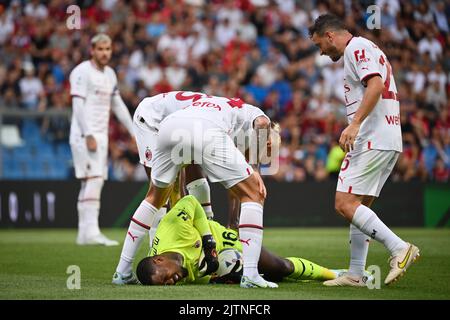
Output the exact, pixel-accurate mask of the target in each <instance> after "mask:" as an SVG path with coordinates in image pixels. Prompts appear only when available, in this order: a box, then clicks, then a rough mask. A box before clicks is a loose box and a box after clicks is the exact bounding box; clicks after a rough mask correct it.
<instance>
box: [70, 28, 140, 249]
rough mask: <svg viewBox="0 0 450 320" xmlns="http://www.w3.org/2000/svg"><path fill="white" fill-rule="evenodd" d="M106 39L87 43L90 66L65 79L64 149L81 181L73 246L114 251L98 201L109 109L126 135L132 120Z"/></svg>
mask: <svg viewBox="0 0 450 320" xmlns="http://www.w3.org/2000/svg"><path fill="white" fill-rule="evenodd" d="M111 53H112V43H111V39H110V38H109V36H107V35H105V34H98V35H96V36H94V37H93V38H92V40H91V56H92V58H91V60H88V61H84V62H82V63H80V64H79V65H78V66H76V67H75V68H74V69H73V70H72V72H71V74H70V94H71V96H72V106H73V114H72V124H71V127H70V146H71V149H72V155H73V163H74V167H75V176H76V178H77V179H80V180H81V190H80V193H79V196H78V204H77V209H78V236H77V240H76V242H77V244H79V245H91V244H100V245H106V246H113V245H118V242H117V241H114V240H110V239H108V238H107V237H106V236H104V235H103V234H102V233H101V232H100V228H99V225H98V216H99V210H100V195H101V191H102V188H103V183H104V180H105V179H107V177H108V163H107V160H108V125H109V116H110V112H111V109H112V110H113V111H114V113H115V115H116V116H117V118H118V119H119V120H120V121H121V122H122V123H123V124H124V125H125V127H126V128H127V129H128V131H129V132H130V134H132V120H131V116H130V114H129V112H128V109H127V107H126V106H125V103H124V102H123V100H122V98H121V97H120V94H119V91H118V89H117V78H116V74H115V73H114V70H113V69H112V68H110V67H109V66H107V64H108V62H109V60H110V59H111Z"/></svg>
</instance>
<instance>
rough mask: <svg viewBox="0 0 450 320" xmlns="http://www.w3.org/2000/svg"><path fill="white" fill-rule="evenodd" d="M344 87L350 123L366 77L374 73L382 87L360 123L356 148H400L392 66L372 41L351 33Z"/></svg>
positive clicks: (398, 111)
mask: <svg viewBox="0 0 450 320" xmlns="http://www.w3.org/2000/svg"><path fill="white" fill-rule="evenodd" d="M344 73H345V79H344V89H345V90H344V91H345V101H346V109H347V119H348V122H349V123H351V122H352V120H353V116H354V114H355V113H356V111H357V110H358V108H359V106H360V104H361V101H362V99H363V96H364V92H365V86H366V83H365V81H366V80H367V79H368V78H369V77H370V76H371V75H374V74H378V75H380V76H381V78H382V79H383V82H384V85H385V88H384V90H383V92H382V94H381V97H380V99H379V100H378V102H377V104H376V105H375V108H374V109H373V110H372V112H371V113H370V114H369V115H368V116H367V118H366V119H365V120H364V121H363V123H362V124H361V128H360V130H359V134H358V136H357V138H356V141H355V150H368V149H377V150H395V151H398V152H401V151H402V133H401V127H400V105H399V101H398V96H397V88H396V86H395V81H394V76H393V74H392V68H391V65H390V64H389V62H388V60H387V58H386V55H385V54H384V53H383V51H381V50H380V49H379V48H378V47H377V46H376V45H375V44H374V43H373V42H372V41H370V40H367V39H365V38H363V37H353V38H352V39H351V40H350V41H349V43H348V45H347V47H346V48H345V51H344Z"/></svg>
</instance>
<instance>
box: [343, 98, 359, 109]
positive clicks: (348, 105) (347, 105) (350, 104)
mask: <svg viewBox="0 0 450 320" xmlns="http://www.w3.org/2000/svg"><path fill="white" fill-rule="evenodd" d="M357 102H358V100H356V101H353V102H352V103H349V104H346V105H345V106H346V107H347V108H348V107H350V106H352V105H354V104H355V103H357Z"/></svg>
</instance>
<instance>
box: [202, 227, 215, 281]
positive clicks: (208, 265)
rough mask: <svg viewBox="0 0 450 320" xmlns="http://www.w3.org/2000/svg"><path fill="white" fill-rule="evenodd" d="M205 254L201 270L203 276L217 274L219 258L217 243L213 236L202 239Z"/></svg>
mask: <svg viewBox="0 0 450 320" xmlns="http://www.w3.org/2000/svg"><path fill="white" fill-rule="evenodd" d="M202 246H203V252H204V253H205V258H204V259H203V261H202V266H200V270H201V273H202V275H203V276H205V275H208V274H211V273H213V272H215V271H216V270H217V269H218V268H219V260H218V257H217V250H216V242H215V241H214V238H213V236H212V235H210V234H209V235H206V236H203V237H202Z"/></svg>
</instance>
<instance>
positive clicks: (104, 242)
mask: <svg viewBox="0 0 450 320" xmlns="http://www.w3.org/2000/svg"><path fill="white" fill-rule="evenodd" d="M83 244H84V245H101V246H106V247H113V246H118V245H119V242H117V241H116V240H111V239H109V238H108V237H106V236H105V235H104V234H103V233H99V234H97V235H95V236H93V237H86V238H85V241H84V243H83Z"/></svg>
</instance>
